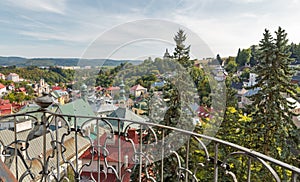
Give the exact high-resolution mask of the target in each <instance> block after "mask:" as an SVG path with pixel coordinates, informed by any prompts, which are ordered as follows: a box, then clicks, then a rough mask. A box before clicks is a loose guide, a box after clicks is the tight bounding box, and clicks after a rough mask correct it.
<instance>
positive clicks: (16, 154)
mask: <svg viewBox="0 0 300 182" xmlns="http://www.w3.org/2000/svg"><path fill="white" fill-rule="evenodd" d="M14 127H15V131H14V135H15V158H16V160H15V162H16V178H17V180H19V171H18V149H17V147H18V146H17V143H16V142H17V140H18V139H17V119H16V117H14Z"/></svg>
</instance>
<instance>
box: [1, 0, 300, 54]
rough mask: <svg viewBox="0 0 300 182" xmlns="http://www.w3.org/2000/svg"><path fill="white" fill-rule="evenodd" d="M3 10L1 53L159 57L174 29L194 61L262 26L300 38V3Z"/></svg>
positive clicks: (38, 4) (48, 0)
mask: <svg viewBox="0 0 300 182" xmlns="http://www.w3.org/2000/svg"><path fill="white" fill-rule="evenodd" d="M0 7H1V11H0V25H1V26H0V56H22V57H28V58H31V57H60V58H62V57H72V58H74V57H78V58H82V57H84V58H85V57H86V58H115V59H143V58H145V57H149V56H151V57H152V56H153V57H156V56H160V57H161V56H162V55H163V53H164V52H165V49H166V48H168V49H169V52H172V51H173V49H174V42H173V41H172V38H173V37H174V35H175V34H176V32H177V31H178V29H179V28H180V29H183V30H184V31H185V32H186V34H187V41H186V44H187V45H191V48H194V49H193V51H192V54H194V55H195V57H196V58H201V57H211V56H216V55H217V54H220V55H221V57H226V56H235V55H236V54H237V51H238V49H239V48H248V47H250V46H251V45H254V44H258V43H259V41H260V40H261V39H262V36H263V32H264V29H265V28H267V29H269V30H270V31H271V32H274V31H276V29H277V28H278V26H281V27H282V28H283V29H285V30H286V32H287V33H288V38H289V40H290V42H294V43H299V42H300V23H297V22H299V20H298V18H300V11H299V7H300V1H299V0H290V1H286V0H272V1H271V0H180V1H174V0H164V1H162V0H149V1H140V0H122V1H115V0H98V1H97V0H94V1H93V0H57V1H53V0H14V1H10V0H1V1H0ZM192 34H193V35H192ZM195 36H197V38H195ZM196 44H197V45H196ZM201 47H202V48H203V49H202V48H201ZM204 47H205V48H204Z"/></svg>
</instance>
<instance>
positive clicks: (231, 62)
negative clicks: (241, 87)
mask: <svg viewBox="0 0 300 182" xmlns="http://www.w3.org/2000/svg"><path fill="white" fill-rule="evenodd" d="M225 70H226V71H227V72H229V73H235V72H236V70H237V64H236V62H235V58H234V57H231V56H230V57H228V58H227V60H226V65H225Z"/></svg>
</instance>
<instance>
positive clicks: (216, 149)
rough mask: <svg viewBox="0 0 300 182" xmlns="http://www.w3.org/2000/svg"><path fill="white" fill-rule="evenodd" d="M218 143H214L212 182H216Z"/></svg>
mask: <svg viewBox="0 0 300 182" xmlns="http://www.w3.org/2000/svg"><path fill="white" fill-rule="evenodd" d="M218 147H219V143H215V156H214V182H218V155H219V148H218Z"/></svg>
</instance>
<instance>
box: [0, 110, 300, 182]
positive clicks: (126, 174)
mask: <svg viewBox="0 0 300 182" xmlns="http://www.w3.org/2000/svg"><path fill="white" fill-rule="evenodd" d="M0 120H1V121H5V122H8V123H9V122H11V123H12V124H13V126H12V125H11V126H10V130H1V131H0V132H1V134H0V146H1V159H2V160H4V163H5V164H6V165H7V167H8V168H10V170H11V171H12V173H13V174H14V176H15V177H16V178H17V180H19V181H170V180H172V179H173V180H174V181H293V182H296V181H299V178H300V177H299V175H300V169H299V168H297V167H295V166H291V165H289V164H287V163H284V162H281V161H279V160H276V159H274V158H271V157H269V156H266V155H264V154H261V153H258V152H255V151H253V150H251V149H247V148H244V147H241V146H239V145H236V144H233V143H230V142H226V141H223V140H220V139H217V138H214V137H210V136H205V135H201V134H197V133H194V132H192V131H186V130H183V129H179V128H173V127H169V126H164V125H160V124H155V123H150V122H141V121H129V120H124V119H120V118H104V117H86V116H76V115H64V114H59V113H54V112H50V111H49V110H46V109H39V110H37V111H32V112H27V113H20V114H13V115H8V116H1V117H0ZM28 121H30V122H28ZM26 122H27V124H28V123H32V127H31V128H30V129H29V130H24V131H21V130H22V128H23V129H26V126H25V124H26ZM27 129H28V128H27Z"/></svg>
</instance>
